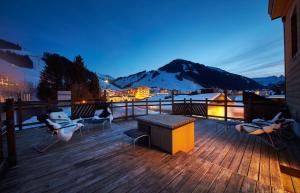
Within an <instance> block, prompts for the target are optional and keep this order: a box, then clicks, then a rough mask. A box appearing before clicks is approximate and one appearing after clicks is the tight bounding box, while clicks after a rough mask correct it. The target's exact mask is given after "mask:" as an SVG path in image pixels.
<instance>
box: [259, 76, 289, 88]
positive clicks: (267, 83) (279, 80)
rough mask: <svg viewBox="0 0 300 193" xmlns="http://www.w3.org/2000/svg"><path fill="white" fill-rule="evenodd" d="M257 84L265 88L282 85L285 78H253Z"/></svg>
mask: <svg viewBox="0 0 300 193" xmlns="http://www.w3.org/2000/svg"><path fill="white" fill-rule="evenodd" d="M253 80H255V81H256V82H258V83H259V84H261V85H263V86H272V85H277V84H281V83H283V82H284V81H285V77H284V76H283V75H281V76H268V77H261V78H253Z"/></svg>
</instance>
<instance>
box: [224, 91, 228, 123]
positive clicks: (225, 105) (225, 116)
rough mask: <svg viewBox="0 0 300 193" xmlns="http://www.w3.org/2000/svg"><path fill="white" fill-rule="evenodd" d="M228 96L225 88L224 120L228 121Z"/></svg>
mask: <svg viewBox="0 0 300 193" xmlns="http://www.w3.org/2000/svg"><path fill="white" fill-rule="evenodd" d="M227 97H228V93H227V90H225V91H224V120H225V121H227V105H228V104H227V103H228V100H227Z"/></svg>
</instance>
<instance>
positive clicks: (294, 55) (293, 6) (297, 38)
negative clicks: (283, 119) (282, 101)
mask: <svg viewBox="0 0 300 193" xmlns="http://www.w3.org/2000/svg"><path fill="white" fill-rule="evenodd" d="M269 15H270V17H271V18H272V19H277V18H281V19H282V22H283V30H284V56H285V77H286V86H285V87H286V100H287V104H288V106H289V109H290V112H291V115H292V117H293V118H294V119H295V120H297V121H298V122H299V121H300V53H299V49H300V0H269Z"/></svg>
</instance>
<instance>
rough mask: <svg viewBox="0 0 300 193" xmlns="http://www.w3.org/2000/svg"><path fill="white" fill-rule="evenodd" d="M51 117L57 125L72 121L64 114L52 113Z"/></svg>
mask: <svg viewBox="0 0 300 193" xmlns="http://www.w3.org/2000/svg"><path fill="white" fill-rule="evenodd" d="M49 117H50V119H51V120H52V121H54V122H56V123H66V122H68V123H71V122H72V121H71V119H70V118H69V117H68V115H66V113H64V112H51V113H50V114H49Z"/></svg>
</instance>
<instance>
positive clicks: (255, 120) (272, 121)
mask: <svg viewBox="0 0 300 193" xmlns="http://www.w3.org/2000/svg"><path fill="white" fill-rule="evenodd" d="M281 117H282V112H279V113H277V114H276V115H275V116H274V117H273V119H271V120H265V119H253V120H252V123H255V124H260V125H271V124H274V123H276V121H278V120H279V119H280V118H281Z"/></svg>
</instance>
